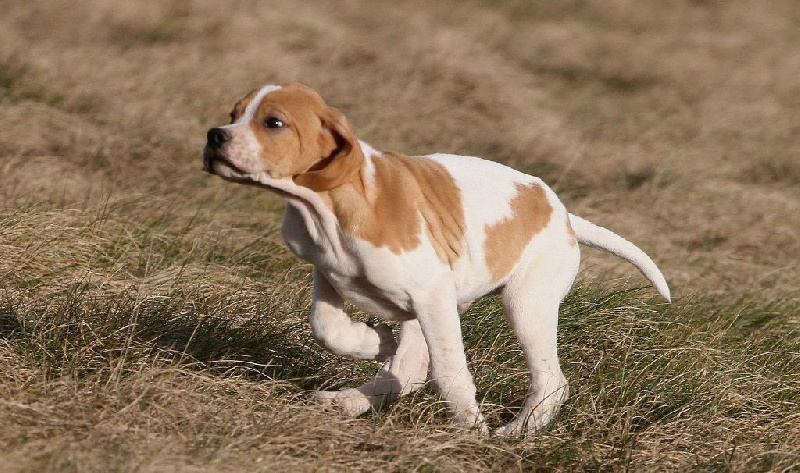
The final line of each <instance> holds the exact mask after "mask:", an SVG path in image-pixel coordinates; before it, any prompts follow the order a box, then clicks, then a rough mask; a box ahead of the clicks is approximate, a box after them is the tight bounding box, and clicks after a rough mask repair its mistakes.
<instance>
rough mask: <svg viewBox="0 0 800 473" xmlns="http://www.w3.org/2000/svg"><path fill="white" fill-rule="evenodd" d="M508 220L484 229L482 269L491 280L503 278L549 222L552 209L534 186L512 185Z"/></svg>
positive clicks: (540, 190)
mask: <svg viewBox="0 0 800 473" xmlns="http://www.w3.org/2000/svg"><path fill="white" fill-rule="evenodd" d="M515 187H516V189H517V195H515V196H514V198H513V199H512V200H511V216H510V217H506V218H505V219H503V220H501V221H499V222H497V223H495V224H492V225H487V226H486V266H487V267H488V268H489V271H491V273H492V278H493V279H494V280H495V281H499V280H500V279H502V278H503V277H504V276H506V275H507V274H508V273H509V272H510V271H511V270H512V269H513V268H514V265H515V264H516V263H517V261H518V260H519V257H520V256H521V255H522V251H523V250H524V249H525V247H526V246H527V245H528V242H530V241H531V239H532V238H533V237H534V236H535V235H536V234H537V233H539V232H540V231H542V229H543V228H544V227H545V226H546V225H547V223H548V222H549V221H550V215H551V214H552V213H553V207H552V206H551V205H550V202H549V201H548V200H547V195H546V194H545V192H544V188H543V187H542V186H540V185H538V184H535V183H532V184H528V185H524V184H520V183H517V184H515Z"/></svg>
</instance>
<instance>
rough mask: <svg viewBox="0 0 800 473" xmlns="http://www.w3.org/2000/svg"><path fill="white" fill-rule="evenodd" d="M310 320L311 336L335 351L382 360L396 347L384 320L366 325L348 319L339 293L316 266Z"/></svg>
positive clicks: (366, 358)
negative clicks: (380, 322) (372, 325)
mask: <svg viewBox="0 0 800 473" xmlns="http://www.w3.org/2000/svg"><path fill="white" fill-rule="evenodd" d="M310 322H311V333H312V334H313V336H314V339H315V340H316V341H317V342H318V343H319V344H320V345H322V346H323V347H325V348H326V349H327V350H328V351H330V352H333V353H336V354H337V355H346V356H350V357H353V358H360V359H365V360H378V361H383V360H385V359H387V358H389V357H390V356H392V355H394V353H395V351H396V350H397V341H396V340H395V339H394V335H392V329H391V327H389V326H388V325H386V324H379V325H376V326H375V327H370V326H369V325H367V324H365V323H364V322H356V321H354V320H351V319H350V317H349V316H348V315H347V313H346V312H345V310H344V299H342V296H340V295H339V293H337V292H336V289H334V288H333V286H331V284H330V282H328V280H327V279H326V278H325V276H324V275H323V274H322V273H321V272H320V271H319V270H318V269H316V268H314V296H313V302H312V307H311V317H310Z"/></svg>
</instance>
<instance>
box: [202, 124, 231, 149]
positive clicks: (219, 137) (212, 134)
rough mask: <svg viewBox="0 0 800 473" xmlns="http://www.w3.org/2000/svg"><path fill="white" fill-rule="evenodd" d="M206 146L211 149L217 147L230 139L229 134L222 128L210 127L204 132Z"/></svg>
mask: <svg viewBox="0 0 800 473" xmlns="http://www.w3.org/2000/svg"><path fill="white" fill-rule="evenodd" d="M206 138H207V139H208V146H209V147H210V148H211V149H219V148H220V147H221V146H222V145H224V144H225V143H227V142H228V141H230V140H231V134H230V133H229V132H228V130H226V129H224V128H212V129H210V130H208V134H206Z"/></svg>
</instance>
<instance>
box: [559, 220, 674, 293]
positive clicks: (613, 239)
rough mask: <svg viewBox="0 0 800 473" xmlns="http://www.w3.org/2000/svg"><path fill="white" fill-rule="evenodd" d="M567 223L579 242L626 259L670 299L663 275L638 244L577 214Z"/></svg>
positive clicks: (659, 291)
mask: <svg viewBox="0 0 800 473" xmlns="http://www.w3.org/2000/svg"><path fill="white" fill-rule="evenodd" d="M569 223H570V224H571V225H572V229H573V230H575V236H576V237H577V238H578V242H579V243H581V244H583V245H586V246H589V247H592V248H596V249H598V250H603V251H606V252H608V253H611V254H613V255H616V256H619V257H620V258H622V259H624V260H627V261H628V262H630V263H631V264H633V265H634V266H636V267H637V268H638V269H639V271H641V272H642V274H643V275H644V277H646V278H647V279H648V280H649V281H650V283H651V284H652V285H653V287H654V288H656V290H657V291H658V293H659V294H661V295H662V296H664V299H666V300H667V301H672V297H671V296H670V293H669V286H667V281H666V279H664V275H663V274H661V271H660V270H659V269H658V266H656V264H655V263H654V262H653V260H652V259H650V257H649V256H647V254H646V253H645V252H644V251H642V250H641V249H640V248H639V247H638V246H636V245H634V244H633V243H631V242H629V241H628V240H626V239H624V238H622V237H621V236H619V235H617V234H616V233H614V232H612V231H611V230H609V229H607V228H603V227H601V226H599V225H595V224H593V223H592V222H590V221H588V220H584V219H582V218H580V217H578V216H577V215H573V214H569Z"/></svg>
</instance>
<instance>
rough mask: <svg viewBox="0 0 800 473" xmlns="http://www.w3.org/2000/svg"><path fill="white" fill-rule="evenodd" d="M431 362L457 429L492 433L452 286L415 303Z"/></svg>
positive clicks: (443, 285)
mask: <svg viewBox="0 0 800 473" xmlns="http://www.w3.org/2000/svg"><path fill="white" fill-rule="evenodd" d="M414 302H415V303H414V309H415V311H416V315H417V320H419V323H420V327H421V328H422V333H423V334H424V336H425V341H426V342H427V343H428V352H429V354H430V360H431V378H432V379H433V381H434V383H435V384H436V387H437V388H438V390H439V393H440V394H441V396H442V397H443V398H444V400H445V402H446V403H447V405H448V407H449V408H450V410H451V411H452V412H453V415H454V424H455V425H456V426H457V427H462V428H472V427H477V428H478V429H479V430H480V431H481V432H482V433H488V432H489V430H488V428H487V427H486V424H485V423H484V421H483V416H482V415H481V412H480V409H479V408H478V403H477V401H476V400H475V391H476V390H475V383H474V382H473V380H472V375H471V374H470V372H469V368H468V367H467V356H466V354H465V353H464V342H463V340H462V338H461V320H460V318H459V315H458V309H457V302H456V297H455V290H454V289H453V287H452V285H450V284H442V285H440V288H439V290H432V291H430V292H429V293H428V295H427V296H426V297H425V298H424V299H423V300H419V301H416V300H415V301H414Z"/></svg>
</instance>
